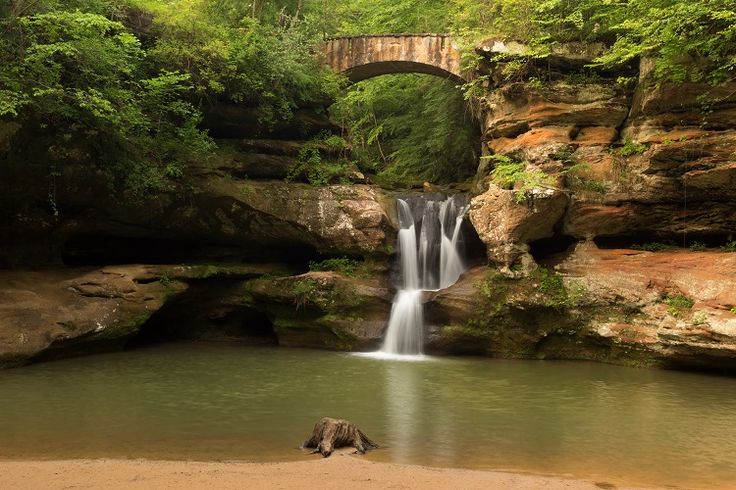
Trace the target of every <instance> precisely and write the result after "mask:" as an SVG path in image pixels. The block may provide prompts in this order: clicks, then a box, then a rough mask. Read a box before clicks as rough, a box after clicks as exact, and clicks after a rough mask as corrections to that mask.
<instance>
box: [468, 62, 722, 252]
mask: <svg viewBox="0 0 736 490" xmlns="http://www.w3.org/2000/svg"><path fill="white" fill-rule="evenodd" d="M479 52H482V49H481V50H480V51H479ZM557 56H558V58H559V55H557ZM563 57H564V56H563ZM569 58H570V60H569V61H570V63H569V65H570V67H567V68H566V67H564V66H563V65H559V63H558V66H556V68H555V69H554V76H553V80H552V81H544V82H542V81H539V80H532V81H527V82H513V83H507V82H503V81H502V80H500V79H499V80H497V82H498V84H497V85H496V86H494V87H491V88H490V90H489V92H488V94H487V95H486V96H485V97H484V98H483V100H482V102H483V107H484V114H485V117H484V121H483V129H484V133H483V134H484V142H485V151H486V153H490V154H493V153H495V154H503V155H507V156H509V157H511V158H513V159H515V160H517V161H520V162H523V163H524V164H525V165H526V166H527V168H532V169H536V170H541V171H544V172H546V173H547V174H550V175H551V176H554V178H555V179H556V181H557V182H558V183H559V186H560V187H561V189H562V191H563V192H564V193H565V194H567V195H568V196H569V204H568V205H567V207H566V208H565V209H564V212H563V215H562V216H559V211H558V207H557V206H553V208H554V209H553V211H552V212H544V210H543V209H537V208H534V209H533V210H530V211H527V210H525V209H524V206H523V205H517V206H514V205H513V203H511V202H510V201H509V199H508V198H503V197H501V196H500V195H499V192H498V191H497V190H495V189H494V187H493V186H492V185H491V186H490V187H489V186H488V181H489V177H488V175H489V173H490V171H491V170H492V168H491V166H490V165H488V164H487V163H482V164H481V166H480V167H479V175H478V178H477V179H476V181H477V182H478V184H477V185H476V191H477V192H478V195H477V196H476V197H475V198H474V199H473V204H472V209H476V210H482V211H478V212H475V213H473V212H472V211H471V213H470V218H471V220H472V221H473V224H474V225H475V227H476V229H478V230H479V235H480V237H481V239H482V240H483V241H484V243H486V244H487V245H488V246H489V258H490V259H491V260H492V262H494V263H497V264H499V265H502V266H508V265H509V264H510V263H511V262H512V261H513V260H516V259H515V256H516V257H521V256H523V254H522V253H519V252H520V251H524V250H526V249H527V246H528V244H529V243H531V242H533V241H534V240H537V239H539V238H546V237H551V236H553V234H552V233H551V232H550V229H552V228H554V231H555V233H554V235H556V236H560V237H572V238H575V239H578V240H585V239H592V238H595V239H599V238H600V239H621V240H623V241H628V242H629V243H643V242H647V241H657V240H660V241H677V242H679V243H683V241H684V242H685V244H686V245H689V244H690V243H692V242H693V241H694V240H703V241H706V242H709V243H711V244H722V243H724V242H725V241H726V239H727V238H728V237H729V236H730V235H732V234H733V233H734V231H735V230H736V156H735V154H734V152H733V148H734V146H735V145H736V123H734V122H733V121H734V118H733V112H734V110H736V109H735V108H736V95H734V93H736V83H729V84H725V85H722V86H718V87H712V86H709V85H706V84H696V83H684V84H668V83H654V81H653V80H652V79H651V68H652V67H651V64H650V63H649V62H648V61H647V60H644V61H642V63H641V68H640V70H639V78H638V82H637V83H636V85H635V86H634V87H631V86H628V85H627V86H624V85H619V84H618V83H617V81H616V80H617V78H616V76H617V74H616V73H602V74H596V73H592V72H588V73H587V75H585V74H583V75H581V73H582V72H580V71H579V70H581V69H582V65H580V59H579V58H580V56H577V57H576V56H570V57H569ZM558 61H559V60H558ZM571 71H572V72H573V73H570V72H571ZM491 72H492V73H494V71H493V69H491ZM560 200H561V199H560ZM498 216H505V217H506V218H505V219H504V220H500V219H498ZM545 218H546V219H545ZM508 221H518V224H517V225H516V228H518V229H520V230H524V229H534V230H535V232H533V233H518V232H517V233H513V232H509V231H508V230H507V228H508V226H507V225H506V224H505V223H504V222H508ZM525 221H526V223H527V224H524V222H525ZM536 230H538V231H536ZM511 251H516V253H510V252H511Z"/></svg>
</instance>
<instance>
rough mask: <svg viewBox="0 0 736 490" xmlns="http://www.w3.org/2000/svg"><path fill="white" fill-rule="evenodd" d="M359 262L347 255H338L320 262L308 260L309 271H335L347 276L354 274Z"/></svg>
mask: <svg viewBox="0 0 736 490" xmlns="http://www.w3.org/2000/svg"><path fill="white" fill-rule="evenodd" d="M359 266H360V262H358V261H357V260H354V259H349V258H347V257H339V258H333V259H327V260H323V261H321V262H315V261H310V262H309V270H310V271H335V272H339V273H340V274H342V275H344V276H348V277H353V276H355V274H356V272H357V269H358V267H359Z"/></svg>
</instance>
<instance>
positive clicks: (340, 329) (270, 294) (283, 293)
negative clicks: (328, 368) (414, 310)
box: [246, 272, 392, 350]
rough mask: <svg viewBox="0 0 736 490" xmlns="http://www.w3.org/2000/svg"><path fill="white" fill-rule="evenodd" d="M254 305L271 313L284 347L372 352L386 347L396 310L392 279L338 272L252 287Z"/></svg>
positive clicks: (274, 280) (269, 280)
mask: <svg viewBox="0 0 736 490" xmlns="http://www.w3.org/2000/svg"><path fill="white" fill-rule="evenodd" d="M246 287H247V291H248V293H249V295H250V299H249V300H248V303H249V304H250V305H252V306H253V307H255V308H258V309H260V310H262V311H265V312H267V314H268V315H269V317H270V318H271V320H272V322H273V328H274V331H275V332H276V335H277V336H278V341H279V345H286V346H301V347H316V348H328V349H338V350H369V349H374V348H376V347H377V346H378V345H379V344H380V340H381V336H382V333H383V330H384V329H385V327H386V321H387V319H388V315H389V310H390V308H391V297H392V295H391V292H390V290H389V289H388V286H387V283H386V279H385V278H384V277H383V276H381V275H378V276H375V275H374V276H372V277H369V278H354V277H347V276H345V275H342V274H339V273H337V272H309V273H306V274H302V275H298V276H289V277H279V278H263V279H258V280H255V281H252V282H250V283H249V284H248V285H247V286H246Z"/></svg>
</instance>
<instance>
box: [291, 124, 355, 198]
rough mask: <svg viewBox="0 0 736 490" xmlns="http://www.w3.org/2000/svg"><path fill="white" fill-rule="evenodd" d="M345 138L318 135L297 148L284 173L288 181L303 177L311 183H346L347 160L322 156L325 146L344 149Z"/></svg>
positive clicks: (318, 184)
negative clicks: (297, 152) (290, 163)
mask: <svg viewBox="0 0 736 490" xmlns="http://www.w3.org/2000/svg"><path fill="white" fill-rule="evenodd" d="M345 146H346V143H345V140H344V139H343V138H341V137H339V136H336V135H327V136H326V135H320V136H317V137H316V138H313V139H311V140H310V141H308V142H307V143H305V144H304V146H302V147H301V149H300V150H299V155H298V157H297V159H296V161H295V162H294V164H293V165H292V166H291V167H290V168H289V171H288V172H287V174H286V180H287V181H288V182H290V181H294V180H300V179H305V180H306V181H307V182H309V183H310V184H312V185H315V186H322V185H327V184H331V183H336V182H344V183H347V179H346V177H345V173H346V170H347V168H348V165H347V162H345V161H344V160H342V159H337V160H336V159H329V158H324V156H323V152H324V151H325V150H326V149H327V148H332V149H344V148H345Z"/></svg>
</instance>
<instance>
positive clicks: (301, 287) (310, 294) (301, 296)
mask: <svg viewBox="0 0 736 490" xmlns="http://www.w3.org/2000/svg"><path fill="white" fill-rule="evenodd" d="M318 286H319V285H318V284H317V281H315V280H314V279H303V280H301V281H299V282H297V283H295V284H294V304H295V305H296V309H297V310H298V309H299V308H301V307H302V306H304V305H306V304H308V303H310V302H313V301H314V300H315V294H316V293H317V288H318Z"/></svg>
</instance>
